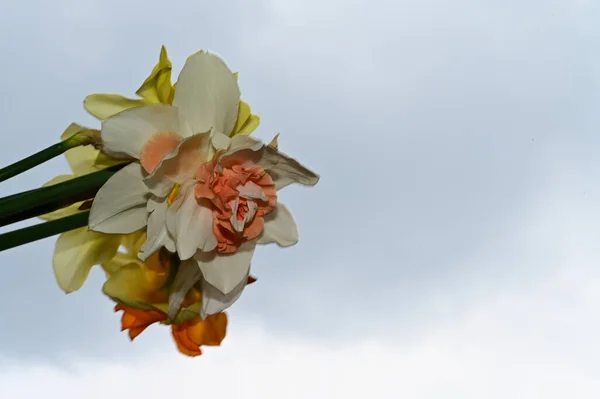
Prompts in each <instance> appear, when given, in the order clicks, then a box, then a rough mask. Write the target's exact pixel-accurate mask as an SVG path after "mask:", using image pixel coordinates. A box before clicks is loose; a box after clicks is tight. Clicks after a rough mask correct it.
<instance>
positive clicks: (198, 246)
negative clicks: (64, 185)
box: [89, 52, 319, 319]
mask: <svg viewBox="0 0 600 399" xmlns="http://www.w3.org/2000/svg"><path fill="white" fill-rule="evenodd" d="M239 104H240V89H239V87H238V84H237V79H236V78H235V77H234V75H233V74H232V72H231V71H230V70H229V68H228V67H227V65H226V64H225V63H224V62H223V61H222V60H221V59H220V58H219V57H217V56H215V55H213V54H209V53H205V52H199V53H196V54H194V55H193V56H191V57H189V58H188V60H187V61H186V63H185V66H184V67H183V70H182V71H181V74H180V76H179V81H178V86H177V90H176V92H175V94H174V98H173V104H172V105H165V104H150V105H145V106H138V107H135V108H131V109H127V110H125V111H122V112H120V113H118V114H116V115H113V116H112V117H109V118H107V119H106V120H104V121H103V123H102V130H101V136H102V143H103V150H104V151H105V152H106V153H107V154H108V155H110V156H112V157H115V158H129V159H134V160H135V162H133V163H131V164H129V165H128V166H126V167H124V168H123V169H121V170H120V171H119V172H117V173H116V174H115V175H114V176H112V177H111V178H110V179H109V180H108V182H107V183H106V184H105V185H104V186H103V187H102V188H101V189H100V191H98V194H97V196H96V198H95V199H94V202H93V204H92V208H91V211H90V218H89V226H90V229H92V230H94V231H97V232H103V233H110V234H130V233H133V232H135V231H138V230H140V229H143V228H145V227H147V239H146V240H145V242H144V244H143V245H142V247H141V251H140V253H139V257H140V259H141V260H147V259H149V257H150V256H153V255H154V254H155V253H156V252H157V251H159V250H160V249H161V248H163V247H164V248H166V249H167V250H168V251H170V252H176V253H177V255H178V256H179V259H180V260H181V265H180V266H179V268H178V273H177V275H176V277H175V280H174V283H173V290H171V292H170V298H169V309H168V314H169V317H170V318H171V319H173V318H175V316H176V314H177V311H178V310H179V305H180V304H181V302H182V301H183V300H184V298H185V296H186V295H187V294H188V291H189V290H190V289H191V288H192V287H193V286H194V285H195V284H196V283H197V282H199V281H201V282H202V295H203V298H202V309H201V312H200V316H201V318H205V317H206V316H208V315H213V314H217V313H220V312H222V311H223V310H225V309H226V308H228V307H229V306H230V305H231V304H232V303H234V302H235V301H236V300H237V299H238V298H239V296H240V295H241V293H242V290H243V289H244V287H245V285H246V280H247V278H248V275H249V272H250V261H251V259H252V255H253V252H254V249H255V247H256V244H261V243H262V244H266V243H272V242H274V243H277V244H279V245H280V246H283V247H286V246H290V245H294V244H295V243H296V242H297V240H298V232H297V228H296V224H295V222H294V219H293V217H292V215H291V213H290V211H289V210H288V209H287V208H286V207H285V206H284V205H283V204H281V203H278V201H277V193H276V191H277V190H278V189H281V188H283V187H285V186H287V185H289V184H291V183H300V184H303V185H314V184H316V183H317V181H318V180H319V177H318V175H316V174H315V173H313V172H312V171H310V170H308V169H307V168H306V167H304V166H302V165H301V164H300V163H299V162H298V161H296V160H294V159H292V158H290V157H288V156H287V155H285V154H283V153H280V152H279V151H278V150H277V148H276V145H264V144H263V143H261V142H260V141H258V140H255V139H252V138H250V137H248V136H245V135H240V134H235V127H236V125H237V124H238V123H237V117H238V115H239V108H240V107H239ZM274 142H275V144H276V140H275V141H274ZM121 270H122V269H121Z"/></svg>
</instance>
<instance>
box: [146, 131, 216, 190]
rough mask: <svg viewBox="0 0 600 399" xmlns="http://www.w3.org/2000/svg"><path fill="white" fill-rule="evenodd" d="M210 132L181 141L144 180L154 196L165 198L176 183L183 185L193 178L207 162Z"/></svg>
mask: <svg viewBox="0 0 600 399" xmlns="http://www.w3.org/2000/svg"><path fill="white" fill-rule="evenodd" d="M209 146H210V132H206V133H199V134H195V135H193V136H189V137H186V138H185V139H183V140H181V142H180V143H179V145H178V146H177V147H176V148H174V149H173V150H172V151H170V152H169V153H168V154H167V155H165V157H164V158H163V159H162V161H161V162H160V163H159V164H158V166H157V167H156V168H155V169H154V170H153V171H152V173H150V174H149V175H148V177H146V179H145V180H144V181H145V183H146V185H147V186H148V189H149V190H150V192H152V194H154V195H156V196H159V197H164V196H166V195H168V194H169V192H170V191H171V189H172V188H173V185H174V184H175V183H178V184H183V182H185V181H186V180H189V179H191V178H193V177H194V176H195V174H196V171H197V170H198V167H199V166H200V165H201V164H202V163H204V162H206V158H207V153H208V149H209Z"/></svg>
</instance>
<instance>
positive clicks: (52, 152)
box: [0, 129, 98, 182]
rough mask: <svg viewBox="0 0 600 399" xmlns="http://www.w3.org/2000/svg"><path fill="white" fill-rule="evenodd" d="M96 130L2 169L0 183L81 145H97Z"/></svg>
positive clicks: (84, 131) (78, 135)
mask: <svg viewBox="0 0 600 399" xmlns="http://www.w3.org/2000/svg"><path fill="white" fill-rule="evenodd" d="M96 132H97V131H95V130H89V129H88V130H83V131H82V132H81V133H78V134H76V135H74V136H72V137H69V138H68V139H66V140H63V141H61V142H60V143H56V144H53V145H51V146H50V147H48V148H46V149H44V150H42V151H40V152H37V153H35V154H33V155H30V156H28V157H27V158H24V159H22V160H20V161H18V162H15V163H13V164H12V165H8V166H6V167H4V168H2V169H0V182H3V181H5V180H7V179H10V178H11V177H14V176H16V175H18V174H21V173H23V172H25V171H27V170H29V169H31V168H33V167H35V166H38V165H40V164H42V163H44V162H46V161H49V160H51V159H52V158H54V157H57V156H59V155H60V154H62V153H64V152H65V151H67V150H69V149H71V148H74V147H78V146H80V145H87V144H95V143H96V142H97V140H98V138H97V135H96Z"/></svg>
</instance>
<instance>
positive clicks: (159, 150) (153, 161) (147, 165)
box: [140, 132, 181, 173]
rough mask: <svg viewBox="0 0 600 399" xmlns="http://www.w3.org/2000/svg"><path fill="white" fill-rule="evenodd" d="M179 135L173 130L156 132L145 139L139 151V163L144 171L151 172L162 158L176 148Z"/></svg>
mask: <svg viewBox="0 0 600 399" xmlns="http://www.w3.org/2000/svg"><path fill="white" fill-rule="evenodd" d="M180 141H181V136H180V135H179V134H177V133H175V132H161V133H156V134H154V135H153V136H152V137H150V138H149V139H148V141H146V144H144V146H143V147H142V150H141V151H140V163H141V164H142V166H143V167H144V169H146V172H148V173H152V172H153V171H154V169H155V168H156V167H157V166H158V165H159V164H160V163H161V161H162V160H163V158H164V157H165V156H166V155H167V154H168V153H169V152H171V151H172V150H174V149H175V148H177V146H178V145H179V142H180Z"/></svg>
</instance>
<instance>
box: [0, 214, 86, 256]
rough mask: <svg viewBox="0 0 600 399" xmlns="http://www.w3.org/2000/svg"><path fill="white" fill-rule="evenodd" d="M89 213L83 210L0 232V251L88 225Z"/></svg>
mask: <svg viewBox="0 0 600 399" xmlns="http://www.w3.org/2000/svg"><path fill="white" fill-rule="evenodd" d="M89 214H90V212H89V211H86V212H81V213H77V214H75V215H71V216H67V217H64V218H61V219H56V220H53V221H51V222H46V223H40V224H37V225H35V226H29V227H25V228H23V229H19V230H15V231H11V232H8V233H4V234H0V252H1V251H5V250H7V249H10V248H14V247H18V246H20V245H23V244H28V243H30V242H34V241H37V240H41V239H43V238H47V237H50V236H53V235H56V234H60V233H64V232H65V231H69V230H74V229H77V228H79V227H83V226H87V223H88V217H89Z"/></svg>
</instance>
